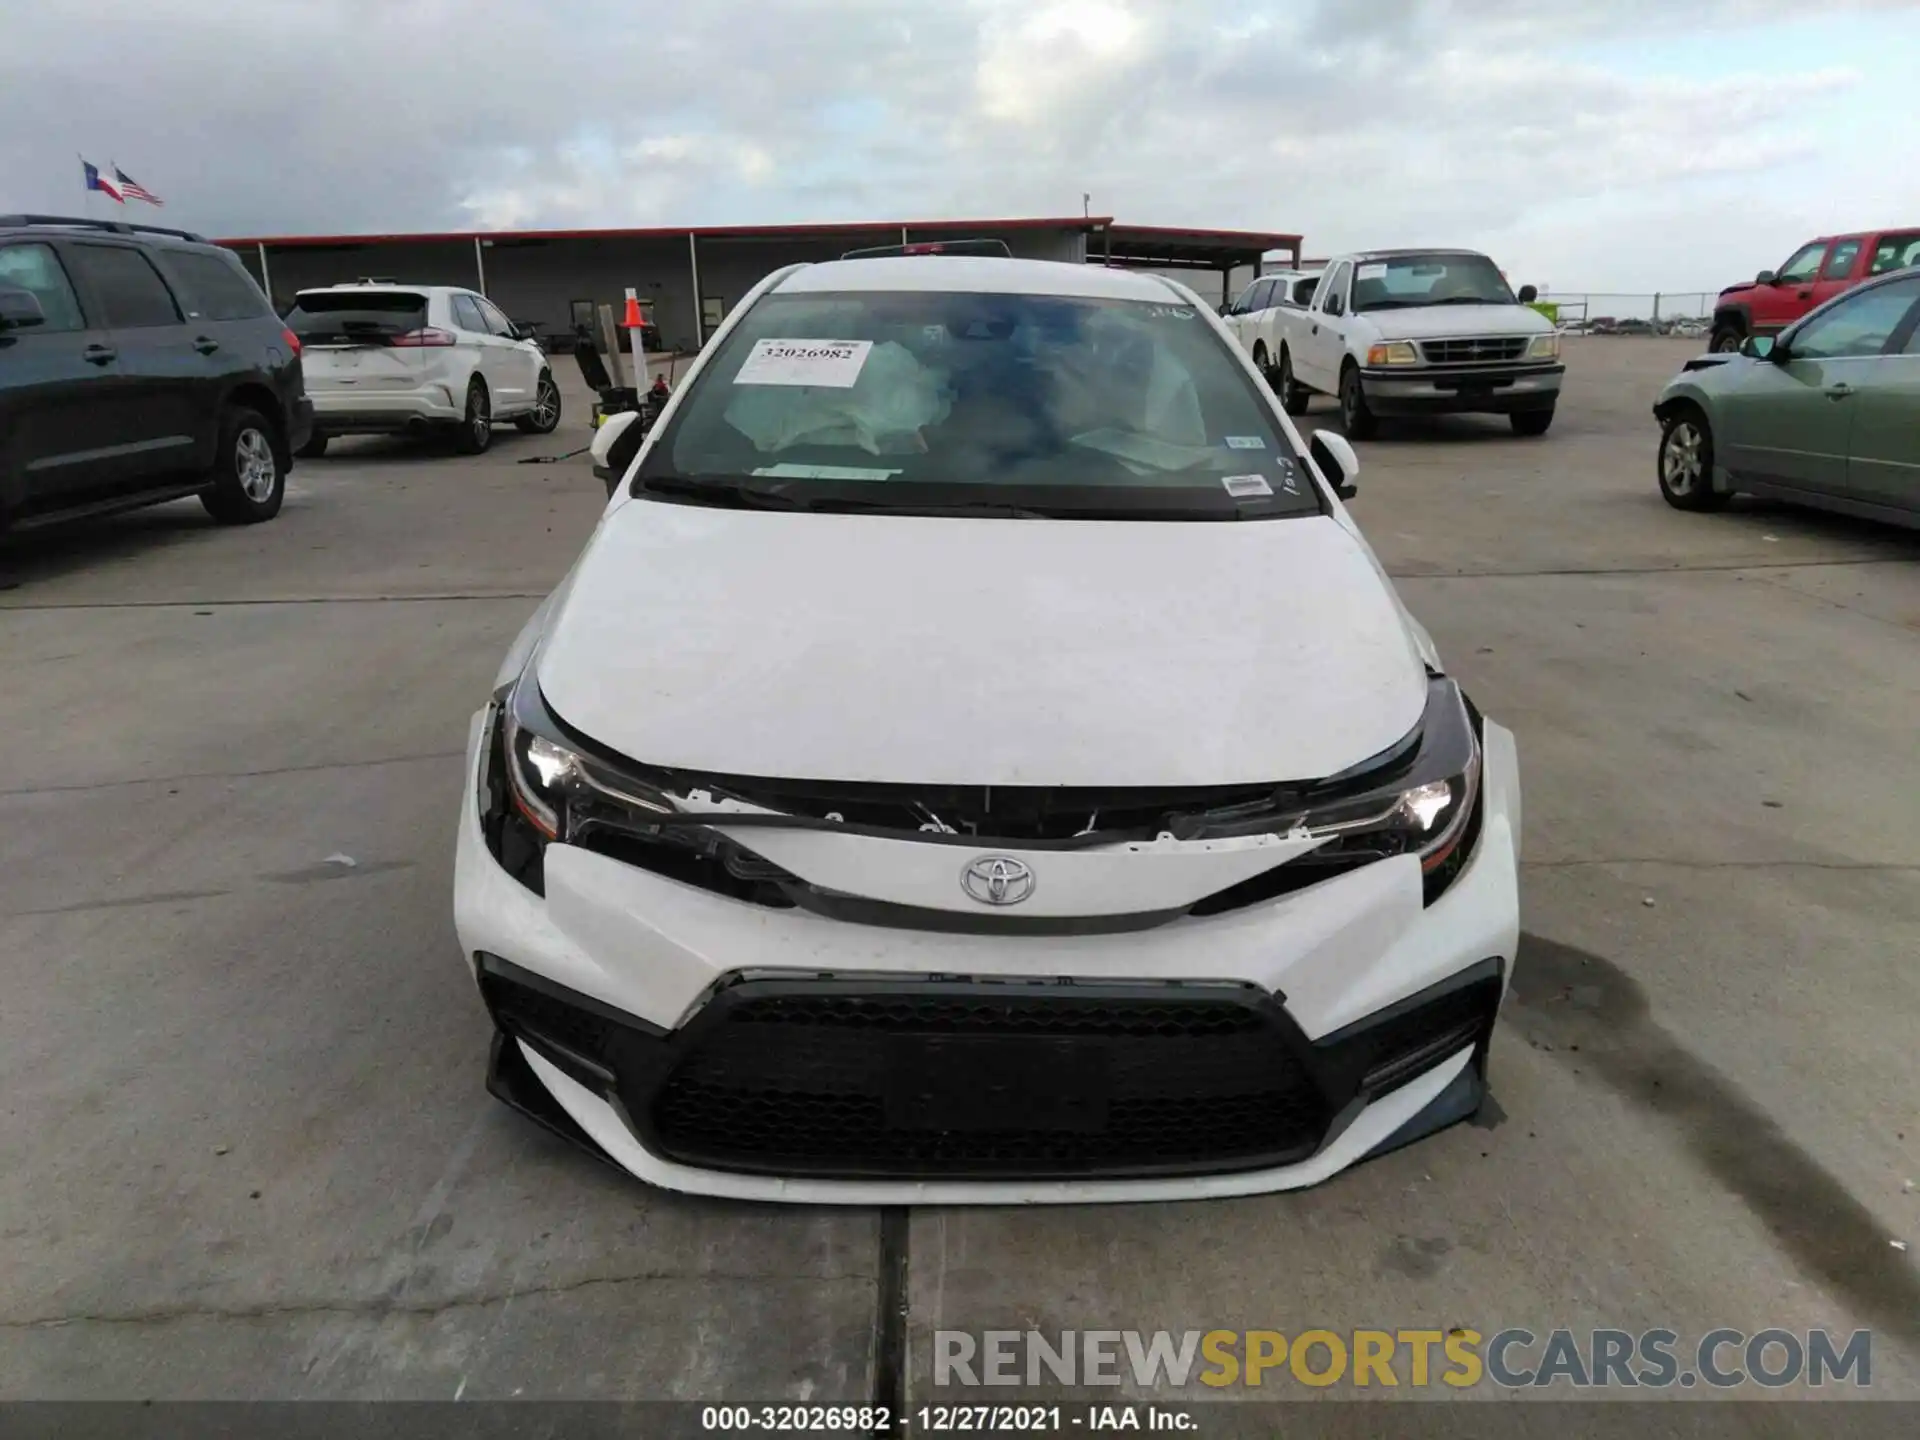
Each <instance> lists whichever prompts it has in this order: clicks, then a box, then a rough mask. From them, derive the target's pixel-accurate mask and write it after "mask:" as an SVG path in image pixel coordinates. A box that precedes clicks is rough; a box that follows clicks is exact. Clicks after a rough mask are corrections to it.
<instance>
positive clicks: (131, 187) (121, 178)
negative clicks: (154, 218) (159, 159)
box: [113, 165, 167, 205]
mask: <svg viewBox="0 0 1920 1440" xmlns="http://www.w3.org/2000/svg"><path fill="white" fill-rule="evenodd" d="M113 178H114V181H115V183H117V184H118V185H119V187H120V193H121V194H123V195H126V196H129V197H130V198H132V199H135V200H144V201H146V202H147V203H148V204H149V205H164V204H166V203H167V202H166V201H164V200H162V199H161V198H160V197H159V196H158V195H156V194H154V193H153V192H152V191H151V190H149V189H147V187H146V186H144V185H142V184H141V183H140V182H139V181H138V180H136V179H134V178H133V177H132V176H131V175H129V174H127V172H126V171H124V170H122V169H121V168H120V167H119V166H118V165H116V166H114V167H113Z"/></svg>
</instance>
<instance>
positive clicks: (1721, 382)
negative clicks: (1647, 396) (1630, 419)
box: [1655, 351, 1766, 405]
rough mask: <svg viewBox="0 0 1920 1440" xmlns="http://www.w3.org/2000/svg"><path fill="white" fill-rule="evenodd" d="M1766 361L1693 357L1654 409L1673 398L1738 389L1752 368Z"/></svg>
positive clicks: (1723, 354) (1732, 356) (1711, 355)
mask: <svg viewBox="0 0 1920 1440" xmlns="http://www.w3.org/2000/svg"><path fill="white" fill-rule="evenodd" d="M1765 363H1766V362H1765V361H1759V360H1754V359H1752V358H1750V357H1748V356H1746V355H1738V354H1732V353H1729V352H1726V351H1721V352H1719V353H1717V354H1716V353H1708V354H1705V355H1696V356H1694V357H1693V359H1691V360H1689V361H1687V362H1686V363H1685V364H1683V365H1682V366H1681V367H1680V371H1679V373H1678V374H1676V375H1675V376H1674V377H1673V378H1672V379H1671V380H1669V381H1668V382H1667V383H1666V386H1665V387H1664V388H1663V389H1662V390H1661V392H1660V399H1659V400H1658V401H1656V402H1655V404H1656V405H1660V404H1665V403H1666V402H1667V401H1668V400H1670V399H1672V398H1673V397H1675V396H1676V395H1708V394H1712V393H1715V392H1717V391H1720V390H1724V389H1727V388H1728V387H1729V386H1738V385H1739V384H1740V382H1741V379H1742V377H1744V376H1745V375H1747V374H1748V373H1749V372H1750V371H1751V370H1752V369H1753V367H1754V366H1755V365H1759V364H1765Z"/></svg>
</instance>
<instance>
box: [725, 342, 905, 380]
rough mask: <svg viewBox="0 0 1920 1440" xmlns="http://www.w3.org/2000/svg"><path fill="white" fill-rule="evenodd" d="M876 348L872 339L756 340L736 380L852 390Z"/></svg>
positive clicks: (735, 377) (734, 378)
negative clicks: (870, 353)
mask: <svg viewBox="0 0 1920 1440" xmlns="http://www.w3.org/2000/svg"><path fill="white" fill-rule="evenodd" d="M872 349H873V342H872V341H871V340H756V341H755V342H754V346H753V349H752V350H751V351H750V352H749V353H748V355H747V358H746V361H745V363H743V364H742V365H741V366H740V373H739V374H738V375H735V376H734V377H733V383H734V384H736V385H822V386H825V387H827V388H828V389H832V390H850V389H852V388H853V382H854V381H856V380H858V379H859V378H860V369H861V367H862V366H864V365H865V364H866V363H867V355H868V352H870V351H871V350H872Z"/></svg>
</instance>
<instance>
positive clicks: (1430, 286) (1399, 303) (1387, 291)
mask: <svg viewBox="0 0 1920 1440" xmlns="http://www.w3.org/2000/svg"><path fill="white" fill-rule="evenodd" d="M1518 303H1519V301H1517V300H1515V299H1514V297H1513V291H1512V290H1511V289H1509V288H1508V286H1507V282H1506V280H1505V278H1504V277H1503V276H1502V275H1501V274H1500V271H1499V269H1498V268H1497V267H1496V266H1495V265H1494V263H1493V262H1492V261H1491V260H1489V259H1487V257H1486V256H1484V255H1448V254H1444V253H1443V254H1433V255H1394V256H1390V257H1389V258H1387V259H1385V260H1364V261H1362V262H1361V263H1360V265H1359V267H1358V268H1357V269H1356V270H1355V271H1354V272H1353V308H1354V309H1355V310H1356V311H1359V310H1397V309H1405V308H1407V307H1409V306H1413V305H1450V304H1451V305H1517V304H1518Z"/></svg>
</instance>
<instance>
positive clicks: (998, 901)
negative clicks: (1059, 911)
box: [960, 855, 1033, 905]
mask: <svg viewBox="0 0 1920 1440" xmlns="http://www.w3.org/2000/svg"><path fill="white" fill-rule="evenodd" d="M960 888H961V889H962V890H964V891H966V892H967V894H968V895H969V896H971V897H972V898H973V899H975V900H978V901H979V902H980V903H981V904H982V905H1018V904H1019V903H1020V902H1021V901H1022V900H1025V899H1026V898H1027V897H1028V896H1029V895H1031V894H1033V870H1032V869H1031V868H1030V867H1029V866H1028V865H1027V864H1026V863H1025V862H1023V861H1020V860H1015V859H1014V858H1013V857H1012V856H1011V855H982V856H980V857H979V858H978V859H976V860H969V861H968V862H967V868H966V869H964V870H962V871H961V872H960Z"/></svg>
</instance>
